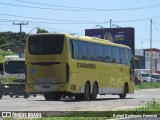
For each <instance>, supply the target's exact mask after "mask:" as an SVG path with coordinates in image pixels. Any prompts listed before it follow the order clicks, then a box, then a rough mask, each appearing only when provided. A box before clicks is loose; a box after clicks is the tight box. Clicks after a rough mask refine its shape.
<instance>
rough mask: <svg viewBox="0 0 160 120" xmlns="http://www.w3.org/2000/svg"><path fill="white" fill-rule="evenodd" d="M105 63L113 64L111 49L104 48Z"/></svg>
mask: <svg viewBox="0 0 160 120" xmlns="http://www.w3.org/2000/svg"><path fill="white" fill-rule="evenodd" d="M103 56H104V62H111V57H112V56H111V47H110V46H103Z"/></svg>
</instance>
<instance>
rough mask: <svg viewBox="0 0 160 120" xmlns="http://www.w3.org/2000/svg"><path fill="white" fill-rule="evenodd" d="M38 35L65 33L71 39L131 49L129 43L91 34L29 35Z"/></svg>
mask: <svg viewBox="0 0 160 120" xmlns="http://www.w3.org/2000/svg"><path fill="white" fill-rule="evenodd" d="M37 35H64V36H66V37H69V38H71V39H76V40H82V41H87V42H93V43H99V44H107V45H111V46H117V47H123V48H124V47H125V48H128V49H130V47H128V46H127V45H123V44H117V43H113V42H111V41H109V40H105V39H100V38H96V37H89V36H76V35H71V34H67V33H66V34H65V33H37V34H31V35H29V36H37Z"/></svg>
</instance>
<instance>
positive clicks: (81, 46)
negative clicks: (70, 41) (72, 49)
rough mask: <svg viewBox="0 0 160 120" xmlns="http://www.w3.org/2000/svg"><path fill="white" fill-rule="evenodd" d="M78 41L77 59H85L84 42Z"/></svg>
mask: <svg viewBox="0 0 160 120" xmlns="http://www.w3.org/2000/svg"><path fill="white" fill-rule="evenodd" d="M77 42H78V58H79V59H84V60H85V59H87V51H86V44H85V42H83V41H77Z"/></svg>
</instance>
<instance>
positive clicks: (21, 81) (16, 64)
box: [0, 55, 28, 98]
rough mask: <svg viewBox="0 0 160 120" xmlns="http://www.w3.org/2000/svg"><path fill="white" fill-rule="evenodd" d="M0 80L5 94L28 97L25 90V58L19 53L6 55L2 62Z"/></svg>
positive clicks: (0, 64)
mask: <svg viewBox="0 0 160 120" xmlns="http://www.w3.org/2000/svg"><path fill="white" fill-rule="evenodd" d="M0 82H1V84H2V85H3V94H4V95H10V96H11V97H13V95H16V97H18V96H19V95H24V98H28V94H26V92H25V82H26V80H25V59H24V58H19V56H17V55H8V56H5V58H4V61H3V62H2V63H0Z"/></svg>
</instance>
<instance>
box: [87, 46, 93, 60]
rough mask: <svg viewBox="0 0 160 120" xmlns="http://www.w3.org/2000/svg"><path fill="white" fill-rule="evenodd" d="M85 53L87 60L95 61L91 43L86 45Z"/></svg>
mask: <svg viewBox="0 0 160 120" xmlns="http://www.w3.org/2000/svg"><path fill="white" fill-rule="evenodd" d="M86 51H87V56H88V60H95V55H94V44H93V43H86Z"/></svg>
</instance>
